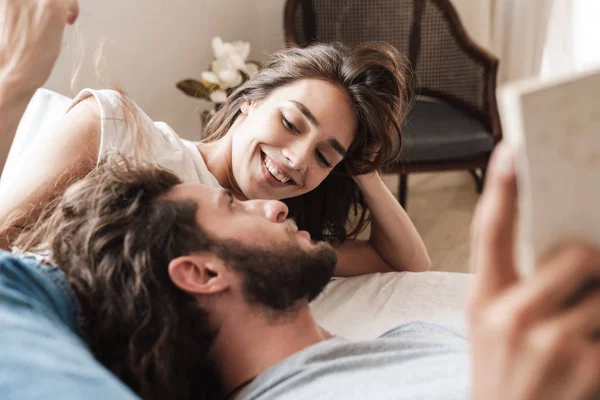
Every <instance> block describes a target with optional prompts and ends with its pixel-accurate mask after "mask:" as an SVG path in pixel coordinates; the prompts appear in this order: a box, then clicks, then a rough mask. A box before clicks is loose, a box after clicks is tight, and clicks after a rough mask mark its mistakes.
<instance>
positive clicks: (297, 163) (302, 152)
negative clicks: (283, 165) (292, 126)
mask: <svg viewBox="0 0 600 400" xmlns="http://www.w3.org/2000/svg"><path fill="white" fill-rule="evenodd" d="M312 147H313V146H312V143H310V141H309V140H296V141H295V142H294V143H292V144H290V145H289V146H287V147H285V148H284V149H283V150H282V151H281V153H282V154H283V156H284V157H285V158H286V159H287V160H288V162H289V163H290V167H291V168H294V169H295V170H297V171H300V172H305V171H306V167H307V165H308V160H309V157H310V155H311V154H312Z"/></svg>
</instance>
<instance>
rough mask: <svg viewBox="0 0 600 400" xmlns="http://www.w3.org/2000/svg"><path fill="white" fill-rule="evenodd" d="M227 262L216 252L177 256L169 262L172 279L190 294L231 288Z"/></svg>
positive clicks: (210, 292) (213, 292)
mask: <svg viewBox="0 0 600 400" xmlns="http://www.w3.org/2000/svg"><path fill="white" fill-rule="evenodd" d="M227 272H228V270H227V268H226V267H225V263H224V262H223V260H221V259H220V258H219V257H217V256H216V255H215V254H214V253H211V252H201V253H195V254H192V255H187V256H181V257H177V258H175V259H173V260H171V262H170V263H169V277H170V278H171V281H172V282H173V283H174V284H175V286H177V287H178V288H180V289H181V290H183V291H184V292H187V293H190V294H216V293H219V292H222V291H224V290H226V289H227V288H229V286H230V281H229V274H228V273H227Z"/></svg>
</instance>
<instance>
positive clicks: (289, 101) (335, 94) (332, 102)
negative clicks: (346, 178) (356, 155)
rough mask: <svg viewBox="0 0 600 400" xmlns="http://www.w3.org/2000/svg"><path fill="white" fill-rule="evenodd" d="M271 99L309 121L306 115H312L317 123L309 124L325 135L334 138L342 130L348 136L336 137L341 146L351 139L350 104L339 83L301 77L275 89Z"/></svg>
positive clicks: (353, 124)
mask: <svg viewBox="0 0 600 400" xmlns="http://www.w3.org/2000/svg"><path fill="white" fill-rule="evenodd" d="M272 99H273V100H274V102H275V103H276V105H277V106H281V105H285V106H286V107H290V108H292V109H297V110H298V111H299V112H300V113H302V114H303V115H304V116H305V117H307V119H308V120H309V121H310V117H308V115H311V116H314V120H315V121H316V122H317V123H316V124H313V125H318V127H319V128H320V129H321V130H323V131H324V133H325V134H327V135H329V136H335V137H337V136H340V133H345V134H346V135H348V136H349V137H348V138H346V139H344V138H338V140H340V142H342V144H344V145H345V147H348V146H349V145H350V143H351V142H352V140H353V139H354V133H355V131H356V115H355V111H354V106H353V104H352V102H351V100H350V96H349V95H348V93H347V92H346V90H345V89H344V88H343V87H342V86H341V85H338V84H334V83H331V82H328V81H325V80H321V79H301V80H298V81H296V82H294V83H291V84H289V85H286V86H283V87H281V88H279V89H276V90H275V91H274V93H273V98H272Z"/></svg>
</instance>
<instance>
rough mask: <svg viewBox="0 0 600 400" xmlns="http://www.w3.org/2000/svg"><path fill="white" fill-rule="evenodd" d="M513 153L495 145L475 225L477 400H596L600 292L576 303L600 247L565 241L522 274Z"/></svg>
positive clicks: (594, 276) (596, 269)
mask: <svg viewBox="0 0 600 400" xmlns="http://www.w3.org/2000/svg"><path fill="white" fill-rule="evenodd" d="M511 158H512V156H511V153H510V151H508V150H507V149H506V148H503V147H502V145H500V146H499V147H498V149H497V150H496V151H495V154H494V156H493V157H492V161H491V163H490V169H489V171H488V174H487V178H486V184H485V190H484V193H483V195H482V198H481V200H480V202H479V205H478V206H477V211H476V214H475V219H474V223H473V245H472V248H471V254H472V269H473V270H474V271H476V276H475V286H474V290H473V292H472V293H471V297H470V299H469V300H470V301H469V317H470V318H469V325H470V327H471V335H470V336H471V348H472V360H473V363H472V364H473V365H472V388H473V389H472V390H473V393H472V399H473V400H479V399H485V400H495V399H498V400H500V399H511V400H536V399H548V400H552V399H569V400H580V399H581V400H583V399H589V398H591V396H592V395H594V394H598V393H599V392H598V391H599V390H600V342H599V341H598V339H597V338H598V336H597V334H598V332H599V330H600V313H599V312H598V310H599V309H600V294H599V292H598V291H597V290H594V291H591V292H589V293H588V294H587V295H586V296H584V297H583V298H582V299H581V300H580V301H578V302H576V303H575V304H572V303H573V299H574V296H573V295H574V294H577V293H578V292H579V291H580V290H581V288H582V286H583V285H585V284H588V283H590V280H592V281H596V282H597V281H598V280H599V279H600V253H598V252H595V251H593V250H590V249H586V248H584V247H582V246H570V247H565V248H563V249H562V250H560V251H559V252H557V253H556V254H555V255H554V256H552V257H550V258H549V259H548V260H546V262H544V265H542V266H539V269H538V271H537V273H536V274H535V276H534V277H532V278H531V279H529V280H525V281H521V280H519V278H518V276H517V273H516V270H515V263H514V260H513V243H514V225H515V216H516V199H515V197H516V196H515V194H516V183H515V174H514V170H513V169H512V167H511V165H512V161H511ZM594 398H595V397H594Z"/></svg>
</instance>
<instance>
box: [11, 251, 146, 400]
mask: <svg viewBox="0 0 600 400" xmlns="http://www.w3.org/2000/svg"><path fill="white" fill-rule="evenodd" d="M78 319H79V305H78V303H77V299H76V297H75V294H74V292H73V290H72V289H71V287H70V285H69V283H68V281H67V280H66V278H65V276H64V274H63V273H62V272H61V271H60V270H59V269H57V268H55V267H52V266H48V265H44V264H41V263H39V262H38V261H36V260H35V259H33V258H28V257H15V256H12V255H11V254H9V253H6V252H0V399H2V400H13V399H14V400H29V399H44V400H47V399H61V400H70V399H86V400H90V399H99V400H100V399H102V400H104V399H111V400H113V399H138V397H137V396H136V395H135V394H134V393H133V392H132V391H131V390H129V388H127V387H126V386H125V385H124V384H123V383H122V382H121V381H119V380H118V379H117V378H116V377H115V376H114V375H113V374H112V373H111V372H110V371H108V370H107V369H106V368H104V367H103V366H102V365H101V364H100V363H98V362H97V361H96V360H95V359H94V356H93V355H92V353H91V352H90V350H89V348H88V347H87V345H86V344H85V342H84V341H83V340H82V339H81V338H80V337H79V335H78V334H77V327H78Z"/></svg>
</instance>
